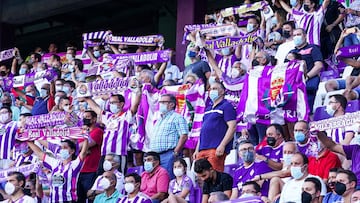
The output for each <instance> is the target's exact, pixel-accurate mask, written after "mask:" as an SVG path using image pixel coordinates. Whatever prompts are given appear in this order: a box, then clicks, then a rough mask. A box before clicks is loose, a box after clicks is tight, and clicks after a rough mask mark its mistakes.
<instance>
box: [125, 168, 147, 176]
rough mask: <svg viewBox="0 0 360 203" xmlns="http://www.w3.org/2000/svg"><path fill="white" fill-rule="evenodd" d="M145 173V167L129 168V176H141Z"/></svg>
mask: <svg viewBox="0 0 360 203" xmlns="http://www.w3.org/2000/svg"><path fill="white" fill-rule="evenodd" d="M143 171H144V168H143V166H135V167H131V168H128V170H127V174H129V173H137V174H139V175H141V173H142V172H143Z"/></svg>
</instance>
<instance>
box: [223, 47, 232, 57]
mask: <svg viewBox="0 0 360 203" xmlns="http://www.w3.org/2000/svg"><path fill="white" fill-rule="evenodd" d="M230 53H231V52H230V48H229V47H228V48H223V49H221V54H222V55H223V56H228V55H230Z"/></svg>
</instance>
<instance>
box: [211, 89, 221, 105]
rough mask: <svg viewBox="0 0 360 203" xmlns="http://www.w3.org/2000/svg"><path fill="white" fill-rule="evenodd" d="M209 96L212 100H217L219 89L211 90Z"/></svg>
mask: <svg viewBox="0 0 360 203" xmlns="http://www.w3.org/2000/svg"><path fill="white" fill-rule="evenodd" d="M209 97H210V99H211V101H212V102H215V101H216V100H217V99H218V98H219V91H217V90H210V92H209Z"/></svg>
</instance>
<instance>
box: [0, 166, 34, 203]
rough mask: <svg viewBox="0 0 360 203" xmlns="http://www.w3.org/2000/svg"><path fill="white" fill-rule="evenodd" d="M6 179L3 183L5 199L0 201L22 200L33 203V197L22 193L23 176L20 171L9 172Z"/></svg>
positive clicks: (2, 202)
mask: <svg viewBox="0 0 360 203" xmlns="http://www.w3.org/2000/svg"><path fill="white" fill-rule="evenodd" d="M6 179H7V181H6V183H5V193H6V194H7V195H8V197H7V198H6V200H4V201H1V203H7V202H23V203H35V200H34V198H32V197H30V196H28V195H25V194H24V187H25V182H26V180H25V176H24V174H22V173H20V172H10V173H9V174H7V178H6Z"/></svg>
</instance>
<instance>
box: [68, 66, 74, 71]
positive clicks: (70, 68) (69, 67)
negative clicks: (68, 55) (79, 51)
mask: <svg viewBox="0 0 360 203" xmlns="http://www.w3.org/2000/svg"><path fill="white" fill-rule="evenodd" d="M68 69H69V71H70V72H71V73H72V72H74V65H68Z"/></svg>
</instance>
